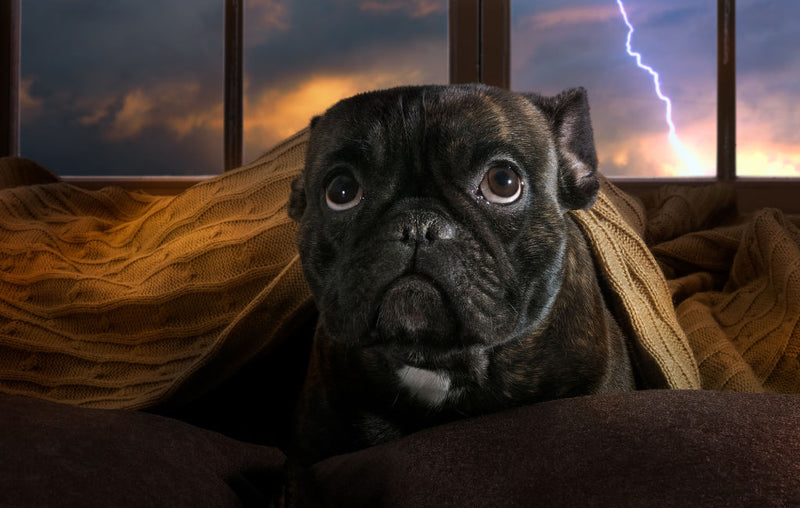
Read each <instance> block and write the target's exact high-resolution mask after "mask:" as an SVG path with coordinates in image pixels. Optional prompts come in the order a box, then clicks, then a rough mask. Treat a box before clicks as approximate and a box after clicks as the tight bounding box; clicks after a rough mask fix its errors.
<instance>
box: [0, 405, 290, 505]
mask: <svg viewBox="0 0 800 508" xmlns="http://www.w3.org/2000/svg"><path fill="white" fill-rule="evenodd" d="M283 463H284V456H283V454H282V453H281V452H280V451H278V450H277V449H275V448H269V447H262V446H256V445H249V444H245V443H241V442H238V441H234V440H232V439H229V438H226V437H224V436H222V435H220V434H216V433H213V432H209V431H205V430H201V429H198V428H195V427H192V426H190V425H187V424H185V423H181V422H178V421H175V420H171V419H168V418H163V417H160V416H155V415H151V414H147V413H141V412H134V411H124V410H99V409H85V408H77V407H73V406H68V405H62V404H55V403H52V402H47V401H42V400H37V399H32V398H26V397H18V396H10V395H3V394H0V506H9V507H10V506H15V507H17V506H19V507H27V506H30V507H34V506H35V507H39V506H83V507H91V506H97V507H111V506H113V507H119V508H121V507H136V508H139V507H142V506H164V507H167V506H169V507H174V506H193V507H200V506H214V507H224V506H267V504H266V503H267V500H268V499H269V498H270V497H271V496H273V495H274V494H276V493H277V492H279V490H280V483H281V478H282V473H281V469H282V467H283Z"/></svg>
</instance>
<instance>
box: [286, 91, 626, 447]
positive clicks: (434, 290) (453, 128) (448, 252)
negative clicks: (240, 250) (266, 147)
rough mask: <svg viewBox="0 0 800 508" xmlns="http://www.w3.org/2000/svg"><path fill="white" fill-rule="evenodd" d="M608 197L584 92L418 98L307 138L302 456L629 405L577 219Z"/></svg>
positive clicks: (313, 131)
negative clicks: (542, 406) (309, 318)
mask: <svg viewBox="0 0 800 508" xmlns="http://www.w3.org/2000/svg"><path fill="white" fill-rule="evenodd" d="M598 188H599V180H598V176H597V155H596V152H595V148H594V141H593V133H592V127H591V122H590V118H589V106H588V101H587V97H586V92H585V90H583V89H582V88H578V89H571V90H566V91H564V92H562V93H561V94H559V95H557V96H554V97H545V96H541V95H537V94H520V93H514V92H510V91H508V90H504V89H500V88H494V87H489V86H484V85H449V86H411V87H400V88H393V89H389V90H381V91H375V92H368V93H363V94H359V95H356V96H354V97H351V98H349V99H345V100H342V101H340V102H338V103H337V104H335V105H334V106H332V107H331V108H330V109H329V110H328V111H327V112H325V113H324V114H323V115H321V116H319V117H315V118H314V119H313V120H312V122H311V127H310V139H309V143H308V150H307V154H306V162H305V169H304V172H303V174H302V175H301V176H300V177H299V178H298V179H297V180H296V181H295V182H294V183H293V185H292V193H291V198H290V202H289V215H290V216H291V217H292V218H293V219H295V220H296V221H298V223H299V229H298V234H297V241H298V248H299V252H300V258H301V261H302V265H303V270H304V275H305V277H306V279H307V281H308V284H309V286H310V288H311V291H312V294H313V297H314V300H315V303H316V306H317V308H318V310H319V312H320V320H319V323H318V327H317V330H316V334H315V337H314V343H313V345H312V353H311V359H310V364H309V368H308V372H307V376H306V380H305V384H304V387H303V389H302V394H301V398H300V402H299V407H298V414H297V425H296V435H295V444H296V447H297V449H296V453H297V454H298V456H299V457H301V460H303V461H305V462H313V461H316V460H318V459H321V458H323V457H327V456H330V455H334V454H339V453H343V452H347V451H352V450H356V449H360V448H363V447H367V446H370V445H374V444H377V443H381V442H384V441H388V440H393V439H396V438H398V437H400V436H403V435H406V434H408V433H411V432H414V431H416V430H419V429H422V428H424V427H429V426H433V425H437V424H440V423H443V422H447V421H450V420H454V419H457V418H464V417H469V416H474V415H479V414H483V413H488V412H494V411H499V410H503V409H505V408H510V407H513V406H518V405H522V404H530V403H535V402H538V401H544V400H548V399H555V398H561V397H571V396H578V395H582V394H594V393H600V392H610V391H622V390H632V389H634V388H635V383H634V376H633V370H632V367H631V362H630V359H629V356H628V350H627V346H626V338H625V336H624V334H623V332H622V331H621V329H620V327H619V326H618V324H617V322H616V321H615V319H614V317H613V315H612V313H611V312H610V310H609V304H608V302H607V301H606V297H605V296H604V294H605V293H604V291H603V290H602V288H601V285H600V284H601V283H600V281H599V280H598V276H597V275H596V269H595V265H594V261H593V257H592V254H591V252H590V249H589V245H588V243H587V240H586V238H585V237H584V235H583V233H582V231H581V230H580V229H579V227H578V225H577V224H576V222H575V221H574V219H573V218H572V216H571V214H570V211H571V210H577V209H587V208H589V207H591V206H592V204H593V203H594V201H595V199H596V196H597V192H598Z"/></svg>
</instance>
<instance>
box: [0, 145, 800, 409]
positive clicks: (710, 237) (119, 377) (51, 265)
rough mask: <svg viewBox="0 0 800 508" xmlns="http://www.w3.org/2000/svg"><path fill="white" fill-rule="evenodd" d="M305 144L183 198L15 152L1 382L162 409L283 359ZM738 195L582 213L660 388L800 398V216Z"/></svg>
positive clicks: (5, 200)
mask: <svg viewBox="0 0 800 508" xmlns="http://www.w3.org/2000/svg"><path fill="white" fill-rule="evenodd" d="M306 142H307V136H306V133H305V132H301V133H298V134H297V135H295V136H293V137H291V138H289V139H288V140H287V141H285V142H284V143H282V144H280V145H278V146H277V147H275V148H274V149H272V150H270V151H269V152H268V153H267V154H265V155H264V156H262V157H261V158H260V159H258V160H257V161H255V162H253V163H252V164H249V165H248V166H245V167H243V168H241V169H239V170H236V171H233V172H230V173H226V174H224V175H221V176H219V177H217V178H213V179H211V180H209V181H207V182H203V183H201V184H198V185H195V186H193V187H191V188H189V189H188V190H186V191H185V192H183V193H181V194H179V195H177V196H170V197H157V196H150V195H146V194H142V193H136V192H128V191H124V190H122V189H119V188H113V187H109V188H106V189H103V190H99V191H86V190H82V189H80V188H78V187H75V186H71V185H68V184H66V183H63V182H59V181H58V180H57V178H55V177H54V176H53V175H52V174H51V173H49V172H48V171H47V170H45V169H44V168H41V166H37V165H36V164H34V163H32V162H30V161H26V160H24V159H16V158H8V159H0V186H5V187H6V188H5V189H4V190H0V391H3V392H8V393H18V394H24V395H29V396H35V397H41V398H46V399H50V400H56V401H60V402H65V403H70V404H76V405H84V406H93V407H106V408H112V407H114V408H119V407H124V408H145V407H151V406H153V405H156V404H160V403H163V402H165V401H168V400H169V401H175V400H188V399H191V398H193V397H195V396H198V395H200V394H202V393H204V392H205V391H207V390H208V389H210V388H212V387H214V386H216V385H217V384H218V383H220V382H221V381H222V380H224V379H226V378H227V377H228V376H230V375H231V374H232V373H233V372H234V371H236V370H237V369H239V368H240V367H242V366H243V365H245V364H246V363H248V362H249V361H250V360H252V359H253V358H254V357H256V356H257V355H260V354H269V352H270V351H271V350H272V349H273V348H274V347H276V346H277V345H279V344H280V343H281V342H282V341H284V340H286V338H287V337H289V336H291V333H290V332H291V330H292V329H293V327H294V326H296V325H297V323H298V322H299V321H302V320H303V319H308V317H307V316H308V311H309V309H310V308H311V302H310V296H309V292H308V289H307V287H306V285H305V282H304V281H303V278H302V273H301V270H300V266H299V261H298V259H297V254H296V250H295V247H294V233H295V226H294V224H293V223H292V222H291V221H290V220H289V219H288V218H287V216H286V209H285V204H286V198H287V196H288V192H289V183H290V181H291V180H292V179H293V178H294V177H295V176H296V175H297V174H298V173H299V172H300V170H301V168H302V164H303V155H304V151H305V145H306ZM41 182H49V183H41ZM733 204H734V203H733V195H732V192H731V190H730V189H727V188H725V187H721V186H711V187H707V188H701V189H688V188H674V187H665V188H664V189H662V191H661V192H659V193H658V194H656V195H655V196H653V197H652V198H651V199H648V200H646V201H645V202H644V203H641V202H639V201H637V200H634V199H633V198H631V197H630V196H627V195H625V194H624V193H622V192H620V191H619V190H618V189H616V188H615V187H614V186H613V185H611V184H610V183H608V182H604V184H603V189H602V193H601V196H600V198H599V199H598V202H597V204H596V205H595V206H594V207H593V208H592V210H590V211H588V212H577V213H575V217H576V218H577V219H578V220H579V222H580V223H581V225H582V226H583V228H584V230H585V231H586V234H587V236H588V237H589V238H590V240H591V242H592V244H593V247H594V251H595V254H596V257H597V260H598V265H599V266H600V269H601V272H602V274H603V276H604V279H605V281H606V282H607V283H608V285H609V287H610V288H611V289H612V292H613V294H614V295H616V296H615V305H616V310H617V314H618V316H619V318H620V320H621V321H622V323H623V325H624V326H625V327H626V328H627V329H628V331H629V332H630V333H631V336H632V337H633V340H632V342H631V350H632V352H633V353H634V357H635V359H636V362H637V366H638V368H639V371H640V372H641V374H642V378H643V381H644V382H645V383H646V385H647V386H650V387H668V388H688V389H691V388H700V387H703V388H711V389H732V390H751V391H761V390H769V391H781V392H797V391H800V372H798V368H799V367H800V366H798V354H800V327H799V326H798V318H799V317H800V269H799V268H800V233H798V228H797V222H794V223H793V222H792V221H791V220H789V219H788V218H786V217H784V216H782V215H781V214H780V212H778V211H775V210H765V211H763V212H761V213H759V214H756V215H754V216H752V217H748V218H744V217H739V218H738V220H739V222H738V223H737V224H736V225H727V226H719V227H717V226H715V224H716V223H717V222H720V221H722V220H723V219H725V220H728V219H731V218H732V216H731V213H730V211H731V210H732V206H733ZM720 217H722V219H720ZM644 238H646V239H647V243H645V240H644ZM648 244H649V246H648ZM662 271H663V273H665V274H666V278H665V277H664V275H662ZM675 305H677V307H675Z"/></svg>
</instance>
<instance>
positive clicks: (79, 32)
mask: <svg viewBox="0 0 800 508" xmlns="http://www.w3.org/2000/svg"><path fill="white" fill-rule="evenodd" d="M222 7H223V3H222V2H221V1H220V0H171V1H169V2H138V1H134V0H82V1H80V2H75V1H72V2H67V1H64V0H23V2H22V64H21V65H22V89H21V94H20V95H21V117H22V125H21V140H20V145H21V152H22V154H23V155H24V156H26V157H29V158H32V159H35V160H36V161H38V162H40V163H42V164H44V165H46V166H48V167H50V168H52V169H53V170H55V171H57V172H59V173H61V174H64V175H83V174H89V175H145V174H162V175H177V174H208V173H217V172H220V171H221V167H222V58H223V57H222V55H223V40H222V28H223V27H222V17H223V9H222Z"/></svg>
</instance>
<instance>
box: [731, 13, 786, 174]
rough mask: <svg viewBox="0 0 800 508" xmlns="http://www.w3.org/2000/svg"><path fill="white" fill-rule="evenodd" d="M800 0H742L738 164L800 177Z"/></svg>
mask: <svg viewBox="0 0 800 508" xmlns="http://www.w3.org/2000/svg"><path fill="white" fill-rule="evenodd" d="M798 18H800V2H786V1H778V0H771V1H765V0H738V2H737V3H736V58H737V65H736V70H737V73H736V90H737V94H736V132H737V147H736V168H737V174H738V175H740V176H747V177H760V176H773V177H800V87H798V85H797V83H798V81H800V32H799V31H798V30H797V26H796V25H797V19H798Z"/></svg>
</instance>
